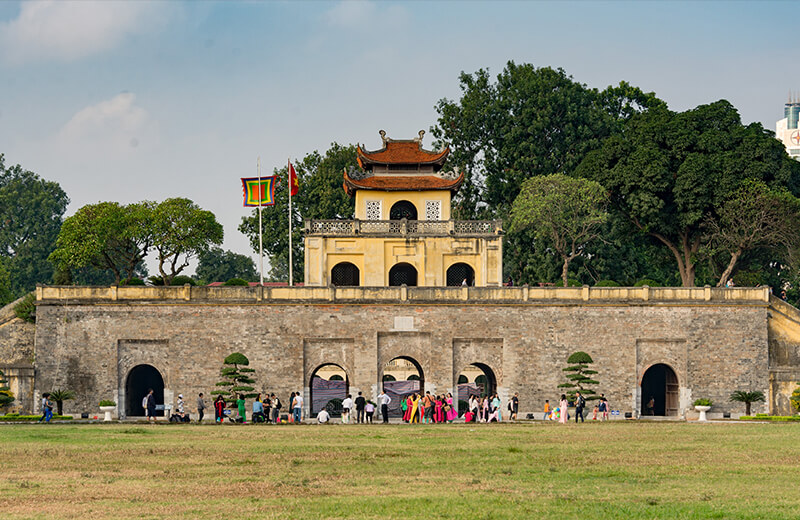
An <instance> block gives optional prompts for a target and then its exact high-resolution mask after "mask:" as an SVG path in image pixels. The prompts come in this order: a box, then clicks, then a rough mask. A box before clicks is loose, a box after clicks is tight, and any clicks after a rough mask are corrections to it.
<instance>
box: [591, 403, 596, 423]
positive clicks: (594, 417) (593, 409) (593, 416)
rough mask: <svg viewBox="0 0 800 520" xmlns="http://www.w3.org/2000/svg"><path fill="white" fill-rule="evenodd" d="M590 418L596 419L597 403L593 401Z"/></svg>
mask: <svg viewBox="0 0 800 520" xmlns="http://www.w3.org/2000/svg"><path fill="white" fill-rule="evenodd" d="M592 420H593V421H596V420H597V403H595V405H594V408H592Z"/></svg>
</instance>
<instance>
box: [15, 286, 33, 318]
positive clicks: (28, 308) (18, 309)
mask: <svg viewBox="0 0 800 520" xmlns="http://www.w3.org/2000/svg"><path fill="white" fill-rule="evenodd" d="M14 314H16V315H17V318H19V319H21V320H25V321H27V322H28V323H35V322H36V296H35V295H34V294H33V293H28V294H26V295H25V297H24V298H22V300H20V301H19V303H18V304H16V305H15V306H14Z"/></svg>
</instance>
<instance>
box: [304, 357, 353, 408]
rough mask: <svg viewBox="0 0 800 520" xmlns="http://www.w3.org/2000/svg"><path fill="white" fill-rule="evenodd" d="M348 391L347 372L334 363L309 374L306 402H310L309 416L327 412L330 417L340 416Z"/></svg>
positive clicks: (326, 364)
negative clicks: (325, 410)
mask: <svg viewBox="0 0 800 520" xmlns="http://www.w3.org/2000/svg"><path fill="white" fill-rule="evenodd" d="M349 391H350V378H349V377H347V371H345V369H344V368H342V367H341V366H339V365H337V364H335V363H325V364H323V365H320V366H318V367H317V368H316V369H315V370H314V372H312V373H311V381H309V384H308V394H309V395H308V400H309V401H310V402H311V416H312V418H313V417H316V415H317V414H318V413H319V412H321V411H322V409H323V408H325V409H327V410H328V413H329V414H330V415H331V416H336V417H338V416H340V415H342V401H344V399H345V398H346V397H347V393H348V392H349Z"/></svg>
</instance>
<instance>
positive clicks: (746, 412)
mask: <svg viewBox="0 0 800 520" xmlns="http://www.w3.org/2000/svg"><path fill="white" fill-rule="evenodd" d="M744 414H745V415H746V416H748V417H750V401H747V402H746V403H744Z"/></svg>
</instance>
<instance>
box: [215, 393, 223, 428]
mask: <svg viewBox="0 0 800 520" xmlns="http://www.w3.org/2000/svg"><path fill="white" fill-rule="evenodd" d="M214 419H215V420H216V422H217V423H219V424H222V421H223V420H224V419H225V398H224V397H222V396H221V395H218V396H217V398H216V399H214Z"/></svg>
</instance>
